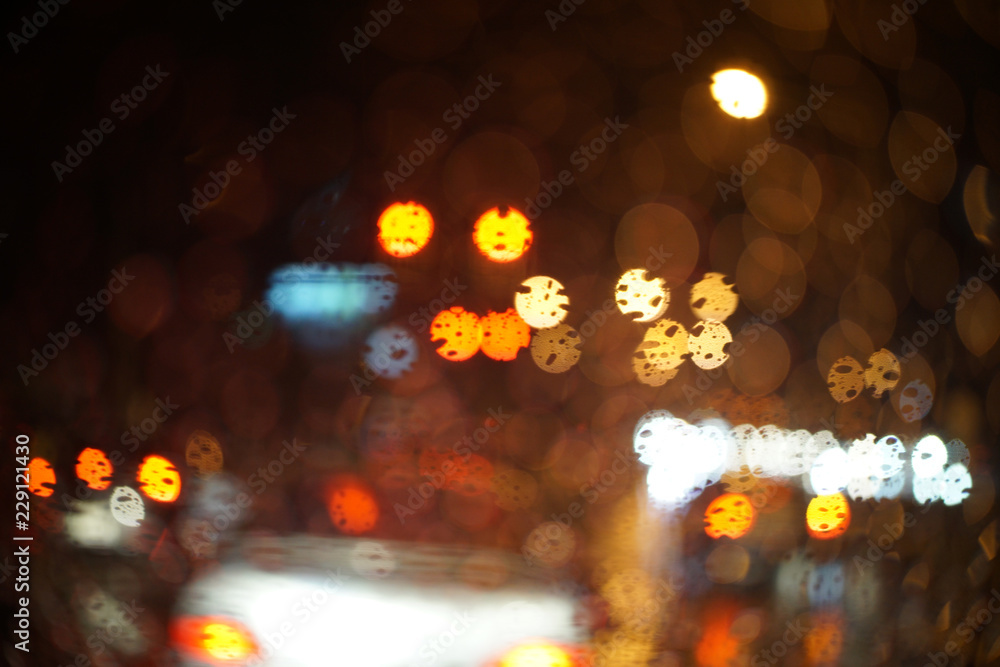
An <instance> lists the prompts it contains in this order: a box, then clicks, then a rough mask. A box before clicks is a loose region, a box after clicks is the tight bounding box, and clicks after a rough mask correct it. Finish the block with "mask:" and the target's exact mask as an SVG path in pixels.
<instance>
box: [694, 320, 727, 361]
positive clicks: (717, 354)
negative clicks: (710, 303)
mask: <svg viewBox="0 0 1000 667" xmlns="http://www.w3.org/2000/svg"><path fill="white" fill-rule="evenodd" d="M732 342H733V334H731V333H730V332H729V327H727V326H726V325H725V324H723V323H722V322H719V321H717V320H702V321H701V322H698V324H696V325H695V326H694V328H692V329H691V331H690V332H689V333H688V340H687V345H688V351H690V352H691V361H693V362H694V364H695V366H697V367H698V368H702V369H704V370H711V369H713V368H718V367H719V366H721V365H722V364H724V363H726V361H727V360H728V359H729V353H728V352H726V346H727V345H729V344H730V343H732Z"/></svg>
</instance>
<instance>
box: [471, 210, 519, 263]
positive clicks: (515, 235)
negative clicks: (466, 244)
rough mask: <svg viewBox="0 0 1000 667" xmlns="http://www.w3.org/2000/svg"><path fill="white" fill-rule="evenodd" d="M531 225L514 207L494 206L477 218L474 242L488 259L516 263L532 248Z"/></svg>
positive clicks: (473, 234)
mask: <svg viewBox="0 0 1000 667" xmlns="http://www.w3.org/2000/svg"><path fill="white" fill-rule="evenodd" d="M530 224H531V223H529V222H528V219H527V218H526V217H524V214H523V213H521V212H520V211H518V210H517V209H515V208H510V207H507V206H503V207H496V208H491V209H490V210H488V211H486V213H483V214H482V215H481V216H479V219H478V220H476V226H475V228H474V229H473V231H472V241H473V242H474V243H475V244H476V247H477V248H479V252H481V253H483V254H484V255H486V257H487V259H490V260H492V261H494V262H501V263H504V262H513V261H514V260H516V259H519V258H520V257H521V256H522V255H524V253H525V252H527V250H528V248H530V247H531V241H532V239H533V238H534V233H533V232H532V231H531V229H530Z"/></svg>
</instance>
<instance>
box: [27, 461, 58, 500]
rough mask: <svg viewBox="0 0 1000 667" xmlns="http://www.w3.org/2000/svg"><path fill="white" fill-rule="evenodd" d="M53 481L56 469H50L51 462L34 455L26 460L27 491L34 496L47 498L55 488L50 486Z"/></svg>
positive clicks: (53, 484) (54, 481) (52, 484)
mask: <svg viewBox="0 0 1000 667" xmlns="http://www.w3.org/2000/svg"><path fill="white" fill-rule="evenodd" d="M55 483H56V471H55V470H53V469H52V464H51V463H49V462H48V461H46V460H45V459H43V458H42V457H40V456H36V457H35V458H33V459H31V460H30V461H29V462H28V491H31V492H32V493H33V494H35V495H36V496H39V497H42V498H47V497H49V496H51V495H52V494H53V493H54V492H55V489H53V488H52V486H55ZM50 485H51V486H50Z"/></svg>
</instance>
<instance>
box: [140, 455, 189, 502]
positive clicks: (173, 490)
mask: <svg viewBox="0 0 1000 667" xmlns="http://www.w3.org/2000/svg"><path fill="white" fill-rule="evenodd" d="M136 479H137V480H138V482H139V490H140V491H142V492H143V493H144V494H146V497H148V498H150V499H151V500H155V501H157V502H160V503H172V502H174V501H175V500H177V497H178V496H179V495H181V475H180V473H179V472H178V471H177V468H176V467H174V464H173V463H171V462H170V461H169V460H167V459H165V458H163V457H162V456H158V455H156V454H152V455H150V456H147V457H146V458H145V459H143V460H142V465H140V466H139V472H138V474H137V475H136Z"/></svg>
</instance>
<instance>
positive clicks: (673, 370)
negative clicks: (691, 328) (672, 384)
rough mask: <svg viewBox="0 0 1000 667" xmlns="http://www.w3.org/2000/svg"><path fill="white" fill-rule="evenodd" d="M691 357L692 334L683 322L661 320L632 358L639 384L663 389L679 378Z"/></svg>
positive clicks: (649, 332)
mask: <svg viewBox="0 0 1000 667" xmlns="http://www.w3.org/2000/svg"><path fill="white" fill-rule="evenodd" d="M687 353H688V332H687V330H685V329H684V326H683V325H682V324H681V323H680V322H675V321H674V320H660V321H659V322H657V323H656V324H654V325H653V326H651V327H650V328H649V329H647V330H646V334H645V336H643V339H642V342H641V343H639V346H638V347H637V348H636V350H635V354H634V355H633V356H632V370H634V371H635V374H636V375H637V376H638V378H639V382H642V383H643V384H648V385H650V386H652V387H659V386H661V385H663V384H665V383H666V382H667V381H669V380H671V379H673V378H674V376H676V375H677V367H678V366H680V365H681V364H682V363H684V358H685V355H686V354H687Z"/></svg>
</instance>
